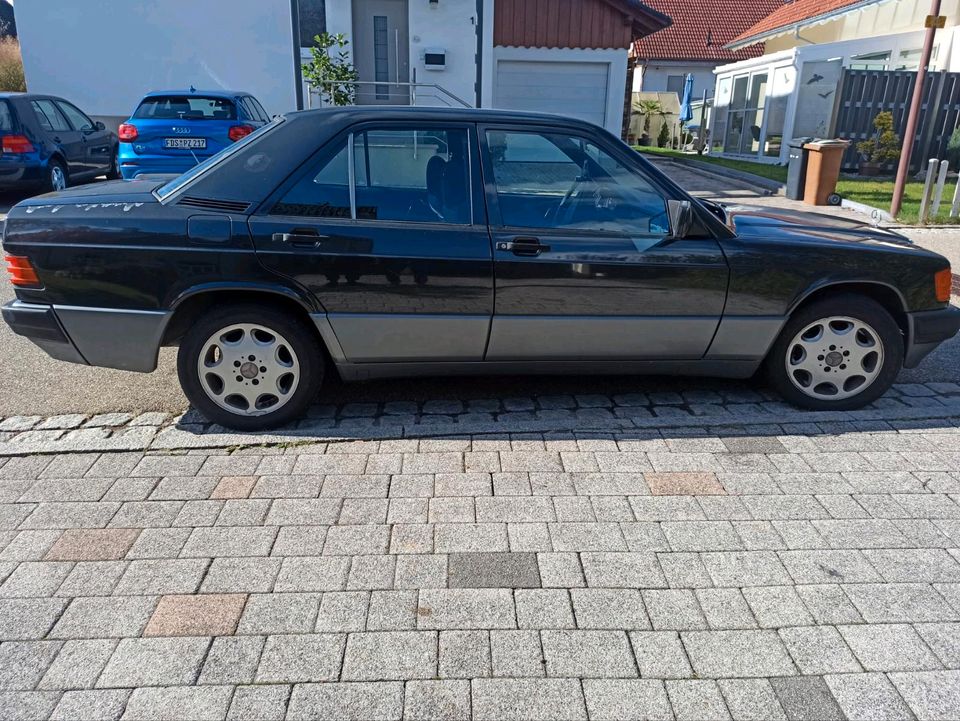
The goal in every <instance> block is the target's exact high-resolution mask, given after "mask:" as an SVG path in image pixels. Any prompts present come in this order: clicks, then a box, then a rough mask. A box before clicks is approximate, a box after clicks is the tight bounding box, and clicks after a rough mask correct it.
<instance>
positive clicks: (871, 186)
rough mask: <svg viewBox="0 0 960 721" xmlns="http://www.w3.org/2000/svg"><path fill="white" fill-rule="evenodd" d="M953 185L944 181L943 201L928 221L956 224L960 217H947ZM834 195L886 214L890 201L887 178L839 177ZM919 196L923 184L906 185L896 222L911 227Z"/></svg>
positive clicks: (889, 183)
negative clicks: (932, 217)
mask: <svg viewBox="0 0 960 721" xmlns="http://www.w3.org/2000/svg"><path fill="white" fill-rule="evenodd" d="M955 187H956V185H955V183H953V182H951V181H948V182H947V184H946V185H945V186H944V188H943V200H942V201H941V202H940V212H939V213H938V214H937V217H936V218H934V219H933V220H932V221H931V222H933V223H958V222H960V218H950V217H948V216H947V214H948V213H949V212H950V204H951V203H952V202H953V190H954V188H955ZM837 192H838V193H840V195H842V196H843V197H844V198H847V199H849V200H855V201H857V202H858V203H865V204H867V205H872V206H873V207H874V208H881V209H882V210H886V211H888V212H889V210H890V200H891V199H892V198H893V180H892V179H889V178H882V179H873V178H871V179H867V178H841V179H840V181H839V182H838V183H837ZM922 196H923V183H921V182H919V181H914V182H909V183H907V188H906V191H905V192H904V194H903V204H902V206H901V208H900V215H898V216H897V220H899V221H900V222H901V223H907V224H915V223H916V222H917V218H918V217H919V216H920V198H921V197H922Z"/></svg>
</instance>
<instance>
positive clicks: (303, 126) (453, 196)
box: [3, 108, 960, 430]
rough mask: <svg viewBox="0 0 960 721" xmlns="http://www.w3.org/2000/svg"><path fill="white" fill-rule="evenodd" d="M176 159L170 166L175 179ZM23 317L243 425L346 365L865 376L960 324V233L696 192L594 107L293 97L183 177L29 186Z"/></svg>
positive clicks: (833, 384) (260, 421)
mask: <svg viewBox="0 0 960 721" xmlns="http://www.w3.org/2000/svg"><path fill="white" fill-rule="evenodd" d="M165 181H166V182H165ZM3 247H4V253H5V255H6V262H7V265H8V266H9V270H10V274H11V278H12V281H13V283H14V285H15V286H16V294H17V299H16V300H15V301H13V302H11V303H10V304H8V305H7V306H6V307H4V309H3V317H4V319H5V320H6V322H7V323H8V324H9V325H10V326H11V328H12V329H13V330H14V331H15V332H17V333H19V334H21V335H24V336H27V337H28V338H30V339H31V340H33V341H34V342H35V343H36V344H38V345H39V346H41V347H42V348H43V349H44V350H46V351H47V353H49V354H50V355H51V356H53V357H54V358H57V359H60V360H65V361H72V362H75V363H86V364H90V365H98V366H107V367H112V368H124V369H128V370H135V371H151V370H153V369H154V368H155V367H156V362H157V351H158V348H159V347H160V346H167V345H178V346H179V356H178V369H179V376H180V382H181V383H182V385H183V388H184V391H185V392H186V395H187V397H188V398H189V399H190V401H191V402H192V403H193V404H194V406H195V407H196V408H197V409H199V410H200V411H201V412H202V413H203V414H204V415H206V416H207V417H208V418H209V419H211V420H213V421H215V422H217V423H221V424H223V425H225V426H229V427H232V428H237V429H248V430H252V429H261V428H268V427H274V426H278V425H281V424H284V423H287V422H289V421H291V420H292V419H294V418H296V417H297V416H299V415H300V414H302V413H303V412H304V411H305V409H306V408H307V406H308V405H309V404H310V403H311V402H312V401H314V399H315V398H316V397H317V396H318V394H320V392H321V381H322V380H323V378H324V375H325V374H327V373H336V374H338V375H339V376H340V377H341V378H342V379H344V380H360V379H365V378H375V377H387V376H395V377H399V376H410V375H425V374H450V373H461V374H484V373H521V372H522V373H620V374H622V373H638V372H642V373H672V374H701V375H716V376H727V377H735V378H746V377H749V376H752V375H753V374H755V373H756V372H757V371H758V370H761V369H762V370H763V371H764V372H765V373H766V375H767V377H768V378H769V380H770V382H771V383H772V384H773V386H774V387H775V388H776V389H777V390H778V391H779V392H780V393H781V394H782V395H783V396H784V397H785V398H786V399H787V400H789V401H790V402H792V403H794V404H796V405H797V406H800V407H802V408H809V409H838V410H839V409H852V408H858V407H861V406H863V405H865V404H868V403H870V402H871V401H873V400H874V399H876V398H877V397H878V396H880V395H881V394H882V393H883V392H884V391H885V390H886V389H887V388H889V386H890V384H891V383H892V382H893V381H894V379H895V378H896V376H897V373H898V372H899V370H900V368H901V367H904V366H906V367H913V366H915V365H916V364H917V363H919V362H920V361H921V360H922V359H923V357H924V356H925V355H927V354H928V353H929V352H930V351H931V350H933V349H934V348H935V347H936V346H937V345H938V344H939V343H941V342H942V341H944V340H945V339H947V338H950V337H951V336H953V335H954V334H955V333H956V332H957V330H958V328H960V309H957V308H954V307H952V306H951V305H950V303H949V301H950V285H951V274H950V267H949V264H948V262H947V260H946V259H945V258H943V257H942V256H940V255H937V254H935V253H931V252H928V251H926V250H922V249H920V248H917V247H915V246H913V245H912V244H911V243H910V242H908V241H907V240H905V239H904V238H903V237H901V236H899V235H897V234H895V233H892V232H888V231H884V230H879V229H876V228H871V227H868V226H865V225H860V224H857V223H853V222H850V221H846V220H838V219H835V218H830V217H825V216H818V215H812V214H803V213H791V212H787V211H784V212H780V211H772V210H752V211H751V210H750V209H745V208H736V207H726V208H725V207H721V206H718V205H715V204H713V203H709V202H704V201H700V200H696V199H694V198H692V197H690V196H689V195H688V194H687V193H685V192H684V191H683V190H682V189H681V188H679V187H678V186H677V185H676V184H675V183H674V182H672V181H671V180H670V179H669V178H668V177H667V176H665V175H664V174H663V173H662V172H660V171H659V170H657V169H656V168H654V167H653V166H651V165H650V164H649V163H648V162H647V161H645V160H644V159H643V158H641V157H640V156H639V155H638V154H637V153H635V152H634V151H632V150H631V149H630V148H629V147H628V146H626V145H624V144H623V143H622V142H621V141H620V140H618V139H617V138H616V137H614V136H613V135H611V134H609V133H607V132H606V131H604V130H601V129H600V128H597V127H595V126H593V125H590V124H588V123H584V122H580V121H576V120H571V119H568V118H561V117H556V116H548V115H533V114H524V113H512V112H499V111H489V110H450V109H422V108H339V109H325V110H312V111H305V112H297V113H291V114H289V115H286V116H283V117H280V118H278V119H276V120H275V121H274V122H272V123H270V124H269V125H267V126H265V127H263V128H261V129H259V130H257V131H256V132H254V133H253V134H251V135H249V136H248V137H246V138H244V139H243V140H241V141H240V142H238V143H236V144H234V145H232V146H230V147H229V148H227V149H225V150H223V151H222V152H221V153H219V154H218V155H215V156H213V157H211V158H210V159H208V160H207V161H205V162H203V163H201V164H199V165H197V166H196V167H195V168H193V169H192V170H190V171H188V172H187V173H185V174H183V175H181V176H179V177H177V178H175V179H173V180H169V179H150V178H145V179H141V180H136V181H126V182H124V181H119V182H114V183H107V184H102V185H97V186H90V187H82V188H76V189H71V190H66V191H64V192H60V193H56V194H50V195H44V196H40V197H38V198H33V199H30V200H26V201H24V202H22V203H20V204H18V205H17V206H16V207H14V208H13V209H12V210H11V211H10V214H9V218H8V220H7V223H6V228H5V232H4V237H3Z"/></svg>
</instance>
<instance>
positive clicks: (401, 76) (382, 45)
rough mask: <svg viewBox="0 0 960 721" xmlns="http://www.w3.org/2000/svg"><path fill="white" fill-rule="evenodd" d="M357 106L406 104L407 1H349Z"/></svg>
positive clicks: (407, 59)
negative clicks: (357, 76)
mask: <svg viewBox="0 0 960 721" xmlns="http://www.w3.org/2000/svg"><path fill="white" fill-rule="evenodd" d="M353 65H354V67H355V68H356V70H357V73H358V74H359V76H360V85H358V86H357V98H356V102H357V104H358V105H409V103H410V89H409V87H408V86H407V85H405V84H403V83H407V82H408V81H409V79H410V45H409V39H408V35H407V0H353Z"/></svg>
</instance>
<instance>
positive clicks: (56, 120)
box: [30, 100, 70, 133]
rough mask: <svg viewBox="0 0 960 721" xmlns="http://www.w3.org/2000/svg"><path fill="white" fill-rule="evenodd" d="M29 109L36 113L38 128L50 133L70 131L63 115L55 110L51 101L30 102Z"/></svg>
mask: <svg viewBox="0 0 960 721" xmlns="http://www.w3.org/2000/svg"><path fill="white" fill-rule="evenodd" d="M30 107H31V108H33V112H34V113H36V116H37V122H38V123H40V127H41V128H43V129H44V130H46V131H48V132H51V133H54V132H56V133H65V132H67V131H69V130H70V124H69V123H68V122H67V119H66V118H65V117H63V114H62V113H61V112H60V111H59V110H57V107H56V106H55V105H54V104H53V101H52V100H31V101H30Z"/></svg>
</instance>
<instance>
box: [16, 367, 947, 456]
mask: <svg viewBox="0 0 960 721" xmlns="http://www.w3.org/2000/svg"><path fill="white" fill-rule="evenodd" d="M957 419H960V385H958V384H956V383H927V384H900V385H896V386H894V388H893V389H891V391H890V392H889V393H888V394H887V395H886V396H885V397H884V398H881V399H880V400H878V401H877V402H876V403H874V404H872V405H871V406H870V407H868V408H866V409H863V410H859V411H843V412H803V411H799V410H797V409H796V408H793V407H792V406H789V405H787V404H785V403H783V402H781V401H779V400H776V397H775V396H773V395H772V394H769V393H767V392H764V391H756V390H752V389H740V390H721V391H714V390H691V391H685V392H683V393H673V392H664V393H630V394H621V395H615V396H606V395H562V396H536V397H515V398H500V399H497V398H489V399H470V400H429V401H425V402H415V401H392V402H388V403H352V404H346V405H341V406H331V405H318V406H314V407H313V408H312V409H311V410H310V412H309V414H308V417H307V418H306V419H304V420H302V421H299V422H298V423H297V424H295V425H292V426H290V427H288V428H284V429H281V430H278V431H275V432H271V433H239V432H235V431H230V430H229V429H226V428H223V427H221V426H217V425H214V424H210V423H207V422H205V420H204V419H203V417H202V416H200V415H199V414H198V413H197V412H196V411H193V410H191V411H188V412H187V413H185V414H183V415H180V416H172V415H170V414H167V413H143V414H140V415H134V414H132V413H108V414H101V415H96V416H86V415H83V414H67V415H60V416H52V417H48V418H43V417H40V416H12V417H9V418H5V419H3V420H0V457H3V456H22V455H32V454H37V453H71V452H77V453H88V452H109V451H146V450H170V451H172V450H178V449H195V448H229V447H246V446H259V445H280V444H290V443H310V442H325V441H337V440H356V439H386V438H426V437H437V436H460V435H487V434H504V433H505V434H512V433H550V432H566V431H576V432H591V431H598V432H604V431H605V432H611V431H618V432H622V431H636V432H642V431H656V430H658V429H664V428H672V429H684V428H711V429H718V428H727V429H729V432H730V433H736V432H737V431H738V429H739V432H741V433H742V432H752V431H756V430H757V428H758V427H767V428H768V429H769V428H771V427H773V426H778V427H779V428H780V430H779V431H778V432H784V433H794V432H795V433H801V434H802V433H806V432H818V431H817V429H816V428H815V425H816V424H830V423H847V424H859V425H861V426H862V425H864V424H880V425H882V424H887V425H886V427H896V424H898V423H900V424H903V423H915V424H917V423H923V422H925V421H933V420H938V421H943V420H947V421H950V422H949V423H948V424H947V425H957V423H956V421H957Z"/></svg>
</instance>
